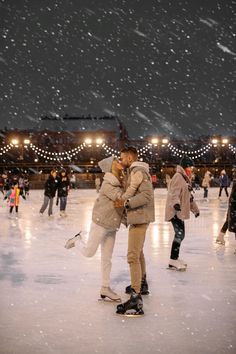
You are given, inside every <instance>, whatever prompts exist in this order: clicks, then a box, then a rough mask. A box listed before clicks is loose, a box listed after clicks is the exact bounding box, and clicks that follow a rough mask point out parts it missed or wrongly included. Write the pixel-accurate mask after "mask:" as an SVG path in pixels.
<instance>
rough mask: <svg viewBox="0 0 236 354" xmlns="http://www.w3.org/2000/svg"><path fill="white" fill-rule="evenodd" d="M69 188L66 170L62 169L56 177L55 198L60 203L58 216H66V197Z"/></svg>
mask: <svg viewBox="0 0 236 354" xmlns="http://www.w3.org/2000/svg"><path fill="white" fill-rule="evenodd" d="M69 188H70V179H69V177H68V175H67V173H66V170H64V169H62V170H61V172H60V175H59V177H58V189H57V197H58V199H59V201H60V216H66V205H67V196H68V191H69Z"/></svg>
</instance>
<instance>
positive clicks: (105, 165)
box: [98, 156, 114, 172]
mask: <svg viewBox="0 0 236 354" xmlns="http://www.w3.org/2000/svg"><path fill="white" fill-rule="evenodd" d="M113 160H114V156H109V157H107V158H105V159H103V160H101V161H99V162H98V166H99V167H100V168H101V170H102V172H111V167H112V162H113Z"/></svg>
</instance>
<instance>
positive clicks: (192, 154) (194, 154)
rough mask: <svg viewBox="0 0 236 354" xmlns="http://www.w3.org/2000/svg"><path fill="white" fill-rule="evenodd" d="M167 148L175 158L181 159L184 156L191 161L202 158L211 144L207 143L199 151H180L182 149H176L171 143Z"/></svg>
mask: <svg viewBox="0 0 236 354" xmlns="http://www.w3.org/2000/svg"><path fill="white" fill-rule="evenodd" d="M167 147H168V148H169V150H170V151H171V152H172V153H173V154H174V155H175V156H178V157H183V156H184V155H188V156H190V157H191V159H193V160H195V159H197V158H199V157H201V156H204V155H205V154H206V153H207V152H208V151H209V150H210V149H211V147H212V144H211V143H209V144H207V145H206V146H204V147H202V148H200V149H197V150H194V151H188V150H187V151H185V150H182V149H178V148H176V147H175V146H174V145H172V144H171V143H169V144H168V145H167Z"/></svg>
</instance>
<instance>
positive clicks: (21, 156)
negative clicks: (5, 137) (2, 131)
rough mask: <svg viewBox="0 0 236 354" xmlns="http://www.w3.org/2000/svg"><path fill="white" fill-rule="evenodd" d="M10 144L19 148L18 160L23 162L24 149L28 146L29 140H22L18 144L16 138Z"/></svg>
mask: <svg viewBox="0 0 236 354" xmlns="http://www.w3.org/2000/svg"><path fill="white" fill-rule="evenodd" d="M11 143H12V144H13V145H14V146H15V147H17V148H18V147H20V157H19V160H24V147H25V148H27V147H28V145H29V144H30V140H29V139H24V140H23V141H22V142H20V141H19V139H18V138H13V139H12V140H11Z"/></svg>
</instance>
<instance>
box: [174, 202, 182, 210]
mask: <svg viewBox="0 0 236 354" xmlns="http://www.w3.org/2000/svg"><path fill="white" fill-rule="evenodd" d="M174 209H175V210H176V211H181V208H180V205H179V204H178V203H177V204H175V205H174Z"/></svg>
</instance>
